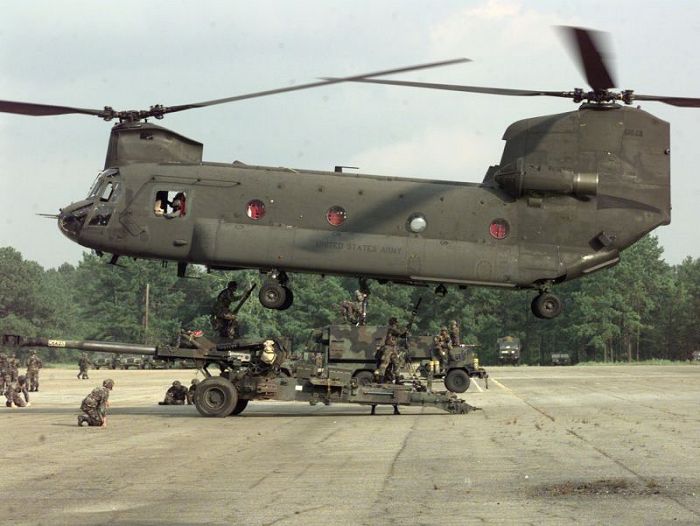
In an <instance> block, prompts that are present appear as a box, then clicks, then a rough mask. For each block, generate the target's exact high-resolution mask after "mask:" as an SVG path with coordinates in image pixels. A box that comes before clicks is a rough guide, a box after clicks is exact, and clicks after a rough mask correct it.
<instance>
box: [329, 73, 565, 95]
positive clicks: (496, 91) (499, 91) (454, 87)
mask: <svg viewBox="0 0 700 526" xmlns="http://www.w3.org/2000/svg"><path fill="white" fill-rule="evenodd" d="M324 78H327V77H324ZM331 78H332V77H331ZM339 80H340V81H346V82H367V83H369V84H389V85H391V86H411V87H414V88H430V89H441V90H448V91H467V92H469V93H485V94H487V95H510V96H513V97H537V96H547V97H567V98H568V97H571V96H572V94H571V92H570V91H534V90H524V89H508V88H488V87H485V86H461V85H459V84H435V83H432V82H413V81H410V80H409V81H404V80H375V79H370V78H359V79H348V78H346V79H339Z"/></svg>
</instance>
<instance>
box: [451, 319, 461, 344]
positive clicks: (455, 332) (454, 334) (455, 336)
mask: <svg viewBox="0 0 700 526" xmlns="http://www.w3.org/2000/svg"><path fill="white" fill-rule="evenodd" d="M450 343H451V344H452V347H459V346H460V344H461V343H462V342H461V341H460V339H459V324H458V323H457V320H452V321H451V322H450Z"/></svg>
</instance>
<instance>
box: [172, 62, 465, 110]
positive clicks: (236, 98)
mask: <svg viewBox="0 0 700 526" xmlns="http://www.w3.org/2000/svg"><path fill="white" fill-rule="evenodd" d="M463 62H471V60H470V59H468V58H458V59H453V60H444V61H441V62H430V63H428V64H419V65H417V66H406V67H402V68H396V69H387V70H383V71H374V72H372V73H363V74H361V75H353V76H351V77H339V78H336V77H333V78H327V79H324V80H321V81H318V82H310V83H308V84H299V85H298V86H288V87H286V88H277V89H272V90H266V91H258V92H255V93H246V94H244V95H235V96H233V97H226V98H223V99H214V100H208V101H204V102H195V103H192V104H182V105H180V106H169V107H167V108H164V113H173V112H176V111H182V110H189V109H191V108H204V107H206V106H213V105H215V104H225V103H227V102H235V101H239V100H245V99H253V98H255V97H265V96H267V95H275V94H277V93H286V92H288V91H297V90H302V89H309V88H315V87H318V86H326V85H328V84H337V83H339V82H349V81H355V80H359V79H364V78H368V77H381V76H384V75H391V74H393V73H404V72H406V71H416V70H419V69H428V68H436V67H440V66H451V65H453V64H460V63H463Z"/></svg>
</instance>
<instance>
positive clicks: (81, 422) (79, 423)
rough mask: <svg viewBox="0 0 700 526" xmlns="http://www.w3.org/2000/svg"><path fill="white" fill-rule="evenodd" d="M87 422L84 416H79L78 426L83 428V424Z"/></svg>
mask: <svg viewBox="0 0 700 526" xmlns="http://www.w3.org/2000/svg"><path fill="white" fill-rule="evenodd" d="M84 422H87V418H85V417H84V416H83V415H79V416H78V426H80V427H83V423H84Z"/></svg>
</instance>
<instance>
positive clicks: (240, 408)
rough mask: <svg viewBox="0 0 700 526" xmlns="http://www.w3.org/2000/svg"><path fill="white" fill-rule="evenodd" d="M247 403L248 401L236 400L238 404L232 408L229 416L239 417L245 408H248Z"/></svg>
mask: <svg viewBox="0 0 700 526" xmlns="http://www.w3.org/2000/svg"><path fill="white" fill-rule="evenodd" d="M248 402H249V400H238V402H236V407H234V408H233V411H231V415H230V416H236V415H240V414H241V413H242V412H243V411H244V410H245V408H246V407H248Z"/></svg>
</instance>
